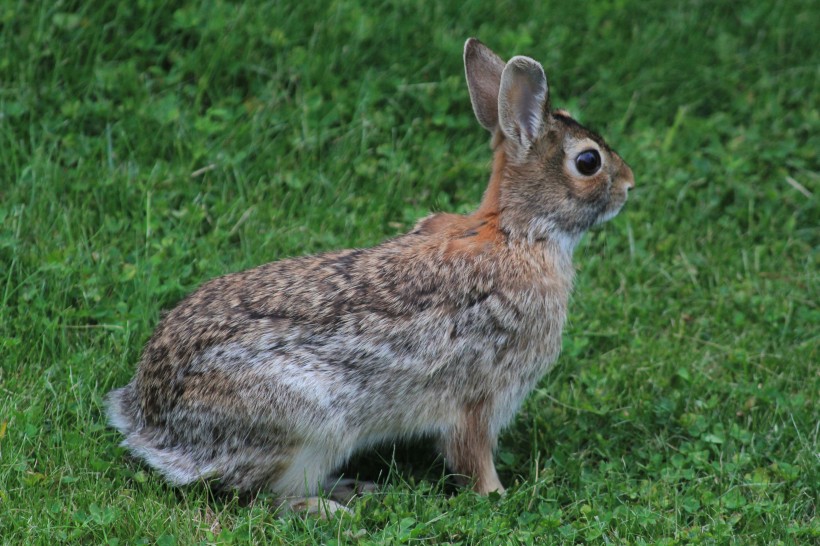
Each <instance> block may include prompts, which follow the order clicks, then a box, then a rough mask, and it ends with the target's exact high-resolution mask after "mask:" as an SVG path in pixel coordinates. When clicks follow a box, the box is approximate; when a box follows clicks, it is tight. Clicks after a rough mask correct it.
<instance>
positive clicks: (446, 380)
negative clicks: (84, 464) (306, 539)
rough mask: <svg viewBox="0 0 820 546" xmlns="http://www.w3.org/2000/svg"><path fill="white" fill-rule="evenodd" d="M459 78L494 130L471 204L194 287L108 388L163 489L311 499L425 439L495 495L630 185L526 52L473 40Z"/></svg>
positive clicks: (130, 440)
mask: <svg viewBox="0 0 820 546" xmlns="http://www.w3.org/2000/svg"><path fill="white" fill-rule="evenodd" d="M465 69H466V73H467V80H468V84H469V87H470V97H471V100H472V101H473V108H474V111H475V112H476V116H477V117H478V118H479V121H480V122H481V124H482V125H483V126H484V127H485V128H487V129H488V130H490V132H491V134H492V135H493V141H492V146H493V150H494V153H493V170H492V175H491V177H490V181H489V184H488V186H487V190H486V192H485V193H484V197H483V199H482V201H481V205H480V206H479V207H478V209H477V210H476V211H475V212H474V213H473V214H470V215H468V216H461V215H457V214H449V213H442V214H436V215H433V216H430V217H428V218H425V219H423V220H421V221H420V222H419V223H418V224H417V225H416V226H415V228H414V229H413V230H412V231H411V232H409V233H407V234H405V235H402V236H400V237H397V238H395V239H392V240H389V241H386V242H384V243H382V244H380V245H378V246H376V247H374V248H368V249H356V250H343V251H338V252H329V253H326V254H321V255H318V256H305V257H300V258H291V259H287V260H282V261H278V262H273V263H269V264H265V265H262V266H259V267H256V268H254V269H250V270H248V271H243V272H239V273H233V274H230V275H226V276H224V277H220V278H217V279H214V280H212V281H210V282H207V283H205V284H204V285H203V286H202V287H201V288H199V289H198V290H197V291H195V292H194V293H193V294H191V295H190V296H188V297H187V298H186V299H185V300H183V301H182V302H181V303H180V304H179V305H178V306H177V307H176V308H174V309H173V310H172V311H171V312H170V313H168V314H167V315H166V316H165V317H164V318H163V319H162V321H161V322H160V324H159V325H158V326H157V329H156V331H155V332H154V335H153V336H152V338H151V339H150V341H149V342H148V344H147V345H146V347H145V350H144V352H143V354H142V357H141V359H140V362H139V365H138V367H137V372H136V374H135V376H134V379H133V380H132V381H131V383H129V384H128V385H126V386H125V387H123V388H120V389H116V390H114V391H112V392H111V393H109V395H108V411H109V418H110V421H111V422H112V424H113V425H114V426H116V427H117V428H118V429H119V430H120V431H122V433H123V434H124V435H125V437H126V438H125V440H124V442H123V444H124V445H125V446H126V447H128V448H129V449H131V450H132V451H133V452H134V453H135V454H136V455H137V456H139V457H141V458H142V459H144V460H145V461H146V462H148V464H150V465H151V466H153V467H155V468H157V469H158V470H159V471H160V472H162V473H163V474H164V475H165V476H166V477H167V478H168V479H169V480H170V481H172V482H173V483H175V484H185V483H190V482H192V481H195V480H198V479H203V478H210V477H213V478H217V479H219V481H220V482H221V483H222V485H224V486H226V487H232V488H236V489H240V490H256V489H262V488H263V489H268V490H272V491H274V492H276V493H279V494H281V495H303V494H308V495H312V494H315V493H316V491H317V490H318V489H319V488H320V487H321V486H322V482H323V480H324V479H326V478H327V477H329V476H330V474H331V473H332V472H333V471H334V470H335V469H336V468H338V467H340V466H341V465H342V464H343V463H344V461H345V460H347V458H348V457H349V456H350V455H351V454H352V453H354V452H355V451H356V450H359V449H364V448H367V447H368V446H370V445H373V444H375V443H378V442H382V441H391V440H393V439H395V438H401V437H411V436H418V435H424V434H432V435H435V436H437V437H438V438H439V441H440V444H441V446H442V448H443V451H444V454H445V456H446V457H447V460H448V462H449V464H450V465H451V467H452V468H453V470H454V471H456V472H457V473H459V474H463V475H465V476H466V477H468V478H469V479H471V480H473V481H474V484H475V485H474V486H475V489H476V490H477V491H479V492H481V493H487V492H489V491H493V490H503V487H502V486H501V483H500V482H499V480H498V476H497V474H496V471H495V467H494V465H493V459H492V454H493V449H494V448H495V445H496V442H497V438H498V434H499V432H500V430H501V429H502V428H503V427H504V426H506V425H507V424H508V423H509V422H510V421H511V419H512V418H513V416H514V414H515V412H516V410H517V409H518V407H519V406H520V404H521V403H522V401H523V400H524V397H525V396H526V395H527V393H528V392H529V391H530V390H531V389H532V388H533V387H534V385H535V384H536V383H537V381H538V380H539V379H540V378H541V376H542V375H543V374H544V373H546V372H547V371H548V370H549V368H550V367H551V366H552V364H553V363H554V361H555V359H556V358H557V356H558V352H559V349H560V344H561V331H562V328H563V325H564V322H565V320H566V314H567V305H568V300H569V295H570V291H571V289H572V280H573V273H574V270H573V266H572V250H573V247H574V245H575V244H576V243H577V241H578V238H579V237H580V236H581V234H583V233H584V232H585V231H586V230H587V229H589V227H591V226H592V225H593V224H595V223H596V222H601V221H605V220H607V219H608V218H610V217H612V216H614V214H616V213H617V212H618V210H619V209H620V207H621V206H622V205H623V204H624V202H625V201H626V195H627V190H628V189H629V188H631V187H632V186H633V185H634V179H633V177H632V172H631V170H629V167H628V166H626V164H625V163H624V162H623V160H621V158H620V157H619V156H618V155H617V154H616V153H615V152H614V151H613V150H611V149H610V148H609V147H608V146H607V145H606V143H605V142H604V141H603V139H602V138H601V137H599V136H598V135H595V134H594V133H592V132H590V131H588V130H587V129H585V128H583V127H581V126H580V125H578V124H577V122H575V121H574V120H572V118H570V117H569V116H568V114H566V113H565V112H563V111H555V112H551V111H550V110H549V93H548V87H547V83H546V77H545V75H544V73H543V69H542V68H541V66H540V65H539V64H538V63H536V62H535V61H533V60H532V59H529V58H526V57H515V58H514V59H512V60H511V61H510V62H509V63H504V62H503V61H502V60H501V59H500V58H499V57H498V56H497V55H495V54H494V53H492V52H491V51H490V50H489V49H488V48H486V46H484V45H483V44H481V43H480V42H478V41H477V40H469V41H468V42H467V44H466V46H465ZM584 147H594V148H595V149H596V150H599V151H600V155H601V157H602V161H603V162H602V164H601V167H600V169H599V170H598V171H597V172H595V173H594V174H593V175H591V176H581V175H579V174H577V173H576V172H575V171H574V166H573V165H574V163H573V161H574V158H575V156H574V154H577V153H578V152H579V151H580V149H581V148H584ZM307 504H308V505H310V504H311V503H309V502H308V503H307ZM314 504H315V503H314Z"/></svg>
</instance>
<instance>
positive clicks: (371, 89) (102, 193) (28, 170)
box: [0, 0, 820, 545]
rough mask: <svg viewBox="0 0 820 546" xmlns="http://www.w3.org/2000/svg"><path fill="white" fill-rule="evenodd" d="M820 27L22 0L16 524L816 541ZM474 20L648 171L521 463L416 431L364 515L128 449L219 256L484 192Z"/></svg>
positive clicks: (2, 443) (388, 5) (437, 5)
mask: <svg viewBox="0 0 820 546" xmlns="http://www.w3.org/2000/svg"><path fill="white" fill-rule="evenodd" d="M818 26H820V10H818V8H817V5H816V3H813V2H811V1H809V0H805V1H798V0H788V1H771V2H747V3H743V4H741V3H736V2H707V1H698V0H692V1H685V2H684V1H678V0H673V1H671V2H669V1H654V0H652V1H641V0H621V1H606V2H603V1H602V2H594V3H584V2H572V3H566V2H557V1H552V0H550V1H542V2H512V1H501V2H498V1H480V2H479V1H470V0H467V1H465V2H421V1H418V0H416V1H402V2H362V3H360V2H345V1H337V2H287V3H286V2H273V1H260V2H255V3H251V2H246V3H241V2H224V1H203V2H193V1H191V2H162V1H159V0H140V1H137V2H118V1H113V0H101V1H99V2H4V3H2V5H0V28H2V32H0V393H2V394H0V542H2V543H4V544H23V543H27V544H28V543H30V544H54V543H88V544H106V543H107V544H163V545H170V544H192V543H196V542H205V543H211V542H216V543H246V542H248V543H272V544H279V543H283V544H291V543H293V544H311V543H334V542H338V543H353V544H385V543H416V544H422V543H426V544H437V543H439V544H440V543H453V544H476V543H482V544H516V543H531V542H539V543H545V544H551V543H554V544H561V543H566V544H578V543H590V544H605V543H607V544H767V545H768V544H810V543H817V541H819V540H820V518H818V517H817V502H818V496H820V495H819V494H820V459H819V457H820V441H819V440H820V439H819V438H818V433H819V432H820V431H819V430H818V429H819V428H820V365H819V363H820V354H819V353H820V351H818V348H819V347H820V326H819V325H820V309H819V308H818V303H820V282H818V281H820V279H819V278H818V277H819V275H818V248H820V210H818V194H820V183H819V182H820V160H818V150H820V112H819V109H820V93H819V92H818V89H820V78H818V76H820V47H818V39H817V28H818ZM469 36H477V37H479V38H480V39H481V40H482V41H484V42H485V43H487V44H488V45H489V46H490V47H492V48H493V49H494V50H496V51H497V52H499V53H500V54H501V55H503V56H505V57H511V56H513V55H516V54H526V55H529V56H532V57H534V58H536V59H538V60H539V61H541V62H542V63H543V64H544V67H545V70H546V73H547V77H548V80H549V83H550V88H551V94H552V100H553V104H554V105H555V106H558V107H563V108H566V109H568V110H570V111H571V112H572V113H573V114H574V115H575V116H576V117H577V118H578V119H580V120H581V121H582V122H584V123H585V124H588V125H589V126H591V127H593V128H595V129H596V130H598V131H599V132H600V133H601V134H603V135H604V136H605V138H606V139H607V141H608V142H609V143H610V144H611V145H612V146H613V147H614V148H615V149H617V150H618V152H619V153H620V154H621V155H622V156H623V157H624V158H625V159H626V161H628V162H629V163H630V165H631V166H632V169H633V170H634V172H635V177H636V181H637V188H636V190H635V191H634V192H633V193H632V194H631V196H630V202H629V203H628V204H627V206H626V208H625V209H624V211H623V212H622V213H621V215H620V216H618V217H617V218H616V219H615V220H613V221H612V222H610V223H608V224H606V225H604V226H601V227H598V228H595V229H594V230H593V231H592V232H590V233H589V234H587V236H586V237H585V238H584V240H583V241H582V243H581V244H580V245H579V247H578V249H577V250H576V253H575V259H576V265H577V269H578V276H577V283H576V290H575V294H574V297H573V300H572V302H571V306H570V322H569V324H568V327H567V329H566V331H565V335H564V345H563V347H564V348H563V353H562V355H561V357H560V359H559V362H558V365H557V366H556V368H555V370H554V371H553V372H552V373H551V374H550V375H549V376H547V377H545V378H544V380H543V381H542V382H541V384H540V385H539V387H538V388H537V389H536V390H535V391H534V392H533V393H532V395H531V396H530V397H529V398H528V400H527V402H526V404H525V406H524V408H523V410H522V411H521V412H520V414H519V415H518V417H517V419H516V420H515V422H514V424H513V425H512V426H511V427H510V428H509V429H508V430H507V431H506V432H505V434H504V435H503V436H502V437H501V440H500V447H499V452H498V454H497V457H496V458H497V461H498V467H499V472H500V474H501V478H502V481H503V482H504V483H505V484H506V485H507V486H508V492H507V494H506V495H505V496H503V497H500V496H498V495H491V496H490V497H489V498H485V497H479V496H477V495H475V494H473V493H471V492H469V491H464V490H460V489H457V488H454V487H452V485H451V484H450V482H449V480H448V479H447V477H446V471H445V469H444V467H443V466H442V464H441V462H440V461H438V460H436V459H435V458H434V457H433V456H431V454H430V453H429V452H428V450H426V449H424V448H423V447H419V446H409V447H408V446H402V447H400V448H399V449H397V450H396V451H395V457H393V456H392V454H393V450H392V448H391V447H389V446H388V447H386V448H385V449H384V450H382V451H380V452H378V453H377V454H369V455H368V456H367V457H365V459H367V460H365V461H363V463H362V464H363V465H364V466H367V467H369V468H371V469H374V468H375V472H376V474H377V475H378V473H379V472H380V473H381V477H380V479H379V482H380V484H381V487H380V489H379V491H378V492H377V493H375V494H372V495H368V496H366V497H364V498H363V499H361V500H360V501H359V502H358V503H356V504H355V505H353V512H354V513H353V515H352V516H346V517H343V518H338V519H335V520H330V521H323V520H318V519H314V518H305V517H303V516H299V515H295V516H294V515H291V516H286V517H279V516H278V515H275V514H273V507H272V505H271V502H270V500H269V499H268V498H267V497H264V496H262V497H259V498H257V499H255V500H248V499H239V498H235V497H233V496H230V495H228V496H224V495H223V496H219V495H214V494H213V493H212V492H211V491H210V490H209V489H208V488H207V487H205V486H196V487H189V488H184V489H174V488H171V487H168V486H166V485H165V484H164V483H163V482H162V481H161V480H160V479H159V477H158V476H157V475H156V474H155V473H153V472H152V471H150V470H149V469H147V468H145V467H142V466H140V465H139V464H137V463H135V462H134V461H132V460H129V459H127V458H126V456H125V453H124V450H123V449H121V448H119V447H118V442H119V441H120V437H119V436H118V434H117V433H116V432H115V431H113V430H111V429H109V428H107V426H106V424H105V418H104V416H103V414H102V398H103V396H104V394H105V393H106V392H107V391H108V390H110V389H111V388H113V387H117V386H121V385H123V384H125V383H126V382H127V381H128V380H129V379H130V377H131V375H132V373H133V371H134V369H135V365H136V362H137V359H138V357H139V354H140V350H141V347H142V346H143V344H144V343H145V342H146V341H147V339H148V337H149V336H150V334H151V332H152V329H153V327H154V326H155V325H156V323H157V321H158V319H159V317H160V315H161V313H162V312H163V310H167V309H169V308H170V307H172V306H173V305H174V304H175V303H176V302H178V301H179V300H180V299H181V298H182V297H184V296H185V295H186V294H187V293H189V292H190V291H191V290H193V289H194V288H195V287H196V286H198V285H199V284H200V283H202V282H204V281H205V280H207V279H210V278H212V277H215V276H217V275H220V274H224V273H227V272H232V271H238V270H241V269H244V268H248V267H252V266H254V265H258V264H261V263H264V262H267V261H272V260H276V259H280V258H283V257H287V256H294V255H300V254H305V253H312V252H319V251H323V250H331V249H338V248H345V247H361V246H368V245H373V244H376V243H378V242H379V241H382V240H384V239H385V238H388V237H391V236H394V235H396V234H398V233H401V232H403V231H404V230H407V229H409V228H410V227H411V226H412V225H413V223H414V222H415V221H416V220H417V219H418V218H420V217H422V216H424V215H426V214H428V213H429V212H430V211H439V210H441V211H456V212H469V211H471V210H473V209H474V208H475V207H476V206H477V204H478V202H479V200H480V197H481V194H482V191H483V189H484V187H485V185H486V182H487V179H488V177H489V162H490V150H489V147H488V135H487V134H486V132H485V131H484V130H483V129H482V128H481V127H480V126H479V125H478V123H477V122H476V121H475V119H474V117H473V113H472V110H471V108H470V102H469V97H468V93H467V88H466V85H465V83H464V75H463V67H462V59H461V52H462V46H463V43H464V40H465V39H466V38H467V37H469ZM422 446H423V444H422ZM371 471H373V470H371Z"/></svg>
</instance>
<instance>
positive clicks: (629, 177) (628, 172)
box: [621, 165, 635, 191]
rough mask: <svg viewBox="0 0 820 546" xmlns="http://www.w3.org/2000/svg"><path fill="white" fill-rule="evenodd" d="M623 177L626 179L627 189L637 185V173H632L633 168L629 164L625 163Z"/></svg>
mask: <svg viewBox="0 0 820 546" xmlns="http://www.w3.org/2000/svg"><path fill="white" fill-rule="evenodd" d="M621 178H622V179H623V181H624V185H625V186H626V190H627V191H629V190H631V189H632V188H634V187H635V175H633V174H632V169H630V168H629V167H628V166H627V165H624V168H623V170H622V171H621Z"/></svg>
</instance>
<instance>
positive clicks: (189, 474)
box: [105, 383, 214, 485]
mask: <svg viewBox="0 0 820 546" xmlns="http://www.w3.org/2000/svg"><path fill="white" fill-rule="evenodd" d="M105 404H106V413H107V414H108V422H109V424H111V426H113V427H114V428H116V429H117V430H119V431H120V432H121V433H122V434H123V435H125V440H123V441H122V443H121V444H120V445H121V446H123V447H125V448H128V450H129V451H131V453H132V454H133V455H135V456H137V457H139V458H140V459H142V460H144V461H145V462H146V463H148V465H149V466H152V467H153V468H155V469H157V470H158V471H160V472H161V473H162V474H163V475H164V476H165V477H166V478H167V479H168V481H170V482H171V483H173V484H175V485H185V484H188V483H191V482H195V481H197V480H201V479H203V478H207V477H209V476H212V475H213V473H214V469H213V465H211V464H207V463H206V464H204V465H203V464H202V462H201V461H198V460H197V459H196V458H195V457H194V456H193V455H194V454H193V453H191V451H190V450H186V449H184V448H180V447H178V446H169V445H168V443H167V442H164V441H163V435H162V434H161V433H159V431H157V430H156V429H154V428H153V427H150V426H144V425H143V423H142V419H141V416H140V409H139V403H138V400H137V392H136V389H135V388H134V384H133V383H129V384H128V385H126V386H125V387H122V388H120V389H116V390H113V391H111V392H109V393H108V395H107V396H106V400H105Z"/></svg>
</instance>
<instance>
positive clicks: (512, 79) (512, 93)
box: [498, 56, 549, 150]
mask: <svg viewBox="0 0 820 546" xmlns="http://www.w3.org/2000/svg"><path fill="white" fill-rule="evenodd" d="M548 111H549V88H548V87H547V77H546V75H545V74H544V69H543V68H542V67H541V65H540V64H539V63H538V62H537V61H534V60H533V59H530V58H529V57H520V56H519V57H513V58H512V59H510V62H508V63H507V66H505V67H504V71H503V72H502V74H501V89H500V91H499V95H498V122H499V125H500V127H501V130H502V131H503V132H504V135H505V136H506V137H507V138H509V139H511V140H512V141H513V142H515V143H517V144H519V145H520V146H521V148H522V150H527V149H528V148H529V147H530V146H531V145H532V143H533V142H534V141H535V139H537V138H538V136H539V135H540V134H541V131H542V129H543V127H544V114H545V113H546V112H548Z"/></svg>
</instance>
